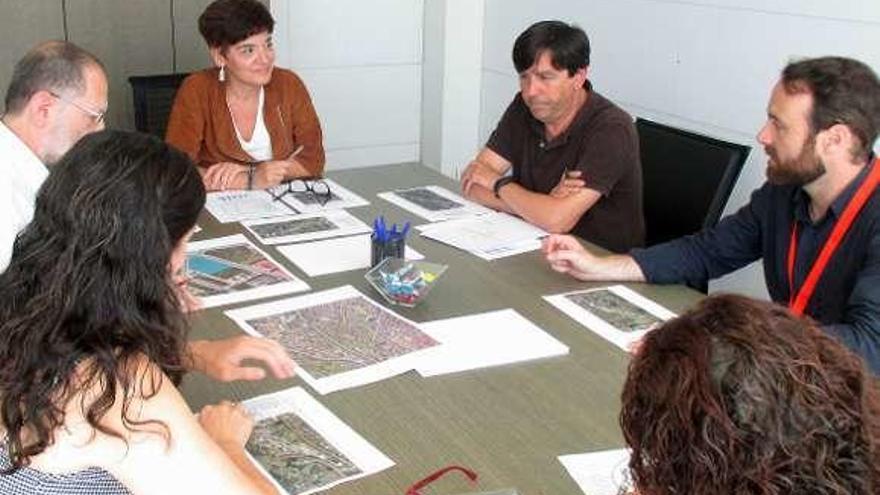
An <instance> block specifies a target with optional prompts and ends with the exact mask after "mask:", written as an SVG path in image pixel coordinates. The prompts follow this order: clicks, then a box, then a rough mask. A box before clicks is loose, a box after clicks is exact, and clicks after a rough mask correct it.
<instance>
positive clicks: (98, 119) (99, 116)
mask: <svg viewBox="0 0 880 495" xmlns="http://www.w3.org/2000/svg"><path fill="white" fill-rule="evenodd" d="M49 94H50V95H52V96H53V97H55V98H58V99H59V100H61V101H63V102H64V103H67V104H68V105H71V106H73V107H74V108H76V109H77V110H79V111H80V112H82V113H84V114H86V115H88V116H89V117H91V118H92V120H93V121H94V123H95V125H96V126H99V125H101V124H103V123H104V115H105V113H106V112H105V111H102V110H95V109H94V108H89V107H88V106H86V105H84V104H82V103H77V102H76V100H73V99H70V98H67V97H66V96H63V95H60V94H58V93H56V92H54V91H49Z"/></svg>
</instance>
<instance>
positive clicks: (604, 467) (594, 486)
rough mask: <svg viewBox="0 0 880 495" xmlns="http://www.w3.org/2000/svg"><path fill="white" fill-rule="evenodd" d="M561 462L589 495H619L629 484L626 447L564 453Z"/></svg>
mask: <svg viewBox="0 0 880 495" xmlns="http://www.w3.org/2000/svg"><path fill="white" fill-rule="evenodd" d="M559 462H561V463H562V465H563V466H565V469H566V470H568V474H569V475H571V477H572V478H574V481H575V482H576V483H577V484H578V486H579V487H580V488H581V490H583V492H584V493H586V494H587V495H618V494H619V493H620V492H621V488H623V487H624V486H626V485H628V484H629V478H628V475H627V472H628V471H627V465H628V464H629V451H628V450H626V449H616V450H605V451H602V452H590V453H587V454H572V455H562V456H559Z"/></svg>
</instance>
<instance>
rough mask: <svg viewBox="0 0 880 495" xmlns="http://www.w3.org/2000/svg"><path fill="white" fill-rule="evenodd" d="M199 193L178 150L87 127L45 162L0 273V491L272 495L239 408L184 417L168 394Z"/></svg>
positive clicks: (178, 348) (178, 360)
mask: <svg viewBox="0 0 880 495" xmlns="http://www.w3.org/2000/svg"><path fill="white" fill-rule="evenodd" d="M204 201H205V190H204V187H203V185H202V181H201V178H200V177H199V174H198V172H197V170H196V168H195V167H194V166H193V164H192V162H191V161H190V160H189V159H188V158H187V157H186V155H184V154H183V153H181V152H179V151H176V150H173V149H172V148H170V147H169V146H167V145H166V144H164V143H162V142H161V141H160V140H158V139H155V138H152V137H149V136H146V135H142V134H134V133H124V132H117V131H103V132H100V133H97V134H92V135H89V136H86V137H84V138H83V139H82V140H80V141H79V143H77V144H76V145H75V146H74V147H73V148H72V149H71V150H70V151H69V152H68V153H67V154H66V155H64V157H63V158H62V159H61V161H60V162H59V163H58V164H57V165H56V166H55V167H53V170H52V172H51V173H50V175H49V178H48V179H47V180H46V182H45V183H44V185H43V186H42V188H41V189H40V192H39V195H38V196H37V200H36V211H35V213H34V218H33V221H32V222H31V223H30V225H29V226H28V227H27V228H26V229H25V230H24V231H22V232H21V233H20V234H19V237H18V239H17V240H16V242H15V247H14V250H13V256H12V261H11V263H10V265H9V267H8V269H7V270H6V271H5V272H4V273H3V274H2V275H0V469H2V470H3V471H4V472H3V473H0V493H16V494H18V493H68V494H70V493H72V494H78V493H98V494H104V493H129V492H134V493H197V492H198V493H221V492H222V493H264V492H265V493H273V492H274V490H273V489H272V486H271V484H269V482H268V481H266V480H265V479H264V478H263V477H262V476H261V475H260V474H258V472H257V471H256V470H255V468H254V467H253V466H252V465H251V463H250V462H248V460H247V458H246V456H245V454H244V451H243V445H244V443H245V442H246V440H247V438H248V436H249V434H250V430H251V422H250V419H249V418H248V417H247V416H246V414H245V413H244V411H243V410H242V409H241V408H240V406H233V405H232V404H229V403H224V404H221V405H219V406H209V407H208V408H206V409H204V410H203V411H202V413H201V416H200V418H199V419H198V420H197V419H196V418H195V416H193V415H192V413H191V412H190V409H189V407H188V406H187V405H186V403H185V402H184V400H183V398H182V397H181V396H180V393H179V392H178V391H177V389H176V387H175V385H176V384H177V383H179V381H180V379H181V376H182V374H183V372H184V364H185V363H184V361H185V359H186V357H185V356H186V355H185V352H184V349H185V345H186V328H187V327H186V322H185V320H184V319H183V317H182V313H181V300H180V298H181V293H180V288H179V286H178V285H177V283H176V276H177V275H176V274H177V272H178V271H179V270H180V269H181V268H182V265H183V262H184V259H185V252H186V243H187V240H188V238H189V235H190V232H191V231H192V229H193V226H194V225H195V222H196V217H197V215H198V214H199V211H200V210H201V209H202V206H203V204H204ZM200 423H201V425H200Z"/></svg>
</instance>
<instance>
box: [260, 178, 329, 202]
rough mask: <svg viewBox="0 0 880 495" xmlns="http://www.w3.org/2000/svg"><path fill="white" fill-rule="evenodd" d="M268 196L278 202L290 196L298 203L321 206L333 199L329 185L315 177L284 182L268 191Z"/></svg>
mask: <svg viewBox="0 0 880 495" xmlns="http://www.w3.org/2000/svg"><path fill="white" fill-rule="evenodd" d="M269 194H271V195H272V198H273V199H274V201H278V200H280V199H281V198H283V197H284V196H286V195H288V194H290V195H292V196H293V197H294V198H296V199H297V201H299V202H300V203H305V204H314V203H318V204H319V205H321V206H324V205H326V204H327V202H328V201H330V200H331V199H333V192H332V191H330V185H328V184H327V183H326V182H324V181H323V180H322V179H321V178H315V177H312V178H308V177H304V178H299V179H290V180H286V181H284V182H282V183H281V184H278V185H277V186H275V187H273V188H271V189H269Z"/></svg>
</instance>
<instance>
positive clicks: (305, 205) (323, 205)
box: [274, 179, 370, 213]
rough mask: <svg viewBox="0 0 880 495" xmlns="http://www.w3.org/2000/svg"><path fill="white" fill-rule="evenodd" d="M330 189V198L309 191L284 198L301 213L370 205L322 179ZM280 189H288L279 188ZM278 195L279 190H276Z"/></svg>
mask: <svg viewBox="0 0 880 495" xmlns="http://www.w3.org/2000/svg"><path fill="white" fill-rule="evenodd" d="M321 180H322V181H323V182H324V183H325V184H326V185H327V186H329V188H330V197H329V198H323V199H322V198H321V197H320V195H316V194H312V193H310V192H308V191H305V192H299V193H288V194H285V195H284V196H283V198H282V199H283V200H284V201H285V202H286V203H288V204H289V205H290V206H291V207H293V209H295V210H296V211H297V212H299V213H314V212H318V211H324V210H336V209H340V208H354V207H356V206H365V205H368V204H370V202H369V201H367V200H365V199H364V198H362V197H360V196H358V195H357V194H355V193H354V192H353V191H351V190H349V189H346V188H345V187H342V186H341V185H340V184H339V183H337V182H336V181H334V180H331V179H321ZM278 187H287V186H286V185H284V186H278ZM274 190H275V191H276V193H277V192H278V190H279V189H278V188H275V189H274Z"/></svg>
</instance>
